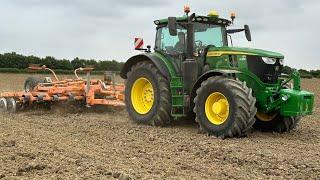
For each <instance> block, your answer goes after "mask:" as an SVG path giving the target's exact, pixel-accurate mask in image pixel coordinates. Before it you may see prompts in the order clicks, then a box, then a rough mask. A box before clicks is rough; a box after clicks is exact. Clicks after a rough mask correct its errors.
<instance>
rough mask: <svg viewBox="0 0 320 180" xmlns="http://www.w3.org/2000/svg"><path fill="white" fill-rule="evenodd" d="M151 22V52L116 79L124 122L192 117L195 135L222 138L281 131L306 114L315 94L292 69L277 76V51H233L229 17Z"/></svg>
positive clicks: (135, 58)
mask: <svg viewBox="0 0 320 180" xmlns="http://www.w3.org/2000/svg"><path fill="white" fill-rule="evenodd" d="M189 11H190V10H189V8H186V9H185V13H186V14H185V15H184V16H182V17H169V18H165V19H160V20H156V21H154V23H155V25H156V27H157V28H156V29H157V33H156V40H155V47H154V52H151V51H150V46H148V49H145V52H144V53H142V54H139V55H136V56H133V57H131V58H130V59H129V60H128V61H127V62H126V63H125V65H124V67H123V69H122V72H121V77H122V78H124V79H126V89H125V101H126V105H127V111H128V113H129V115H130V117H131V118H132V119H133V120H134V121H136V122H138V123H145V124H149V125H153V126H166V125H168V124H170V122H172V120H176V119H181V117H189V118H194V119H195V121H196V122H197V123H198V124H199V127H200V130H201V131H202V132H206V133H208V134H210V135H214V136H217V137H221V138H227V137H240V136H243V135H245V134H246V132H247V130H248V129H250V128H251V127H254V128H256V129H259V130H262V131H276V132H280V133H282V132H287V131H290V130H292V129H294V128H295V127H296V126H297V124H298V122H299V120H300V118H301V117H302V116H305V115H310V114H312V111H313V103H314V94H313V93H311V92H307V91H303V90H301V88H300V75H299V73H298V72H297V71H295V72H293V73H292V74H290V75H286V74H283V73H282V69H283V63H284V56H283V55H282V54H280V53H276V52H270V51H265V50H259V49H251V48H239V47H233V46H232V39H231V34H234V33H239V32H242V31H244V32H245V35H246V38H247V40H248V41H251V34H250V28H249V26H248V25H245V26H244V28H241V29H232V28H231V27H233V21H234V19H235V14H233V13H232V15H231V19H230V20H228V19H223V18H220V17H219V15H218V13H217V12H216V11H211V12H210V13H209V14H208V15H207V16H202V15H196V14H194V13H193V14H191V15H189Z"/></svg>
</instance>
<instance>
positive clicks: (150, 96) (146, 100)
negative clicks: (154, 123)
mask: <svg viewBox="0 0 320 180" xmlns="http://www.w3.org/2000/svg"><path fill="white" fill-rule="evenodd" d="M131 102H132V106H133V108H134V110H135V111H136V112H137V113H139V114H147V113H148V112H149V111H150V110H151V108H152V106H153V103H154V91H153V87H152V84H151V82H150V81H149V80H148V79H147V78H144V77H141V78H138V79H137V80H136V81H135V82H134V84H133V86H132V89H131Z"/></svg>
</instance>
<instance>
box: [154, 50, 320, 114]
mask: <svg viewBox="0 0 320 180" xmlns="http://www.w3.org/2000/svg"><path fill="white" fill-rule="evenodd" d="M210 52H215V53H218V52H229V54H228V53H226V54H223V55H221V56H217V57H212V56H207V59H206V62H207V64H209V67H210V70H233V71H232V72H237V73H232V74H235V75H236V77H237V78H238V79H239V80H241V81H245V82H246V84H247V86H248V87H250V88H251V89H252V90H253V95H254V96H255V97H256V99H257V103H256V106H257V108H258V111H259V112H264V113H268V112H275V111H277V112H280V114H281V115H283V116H304V115H310V114H312V111H313V104H314V94H313V93H311V92H307V91H302V90H301V89H300V83H301V82H300V75H299V73H298V72H297V71H295V72H293V73H292V74H291V75H289V77H287V78H279V80H278V82H277V83H276V84H266V83H263V82H262V81H261V80H260V79H259V78H258V77H257V76H256V75H255V74H253V73H252V72H250V71H249V70H248V66H247V61H246V56H247V55H243V54H241V53H245V54H246V53H248V54H253V55H256V56H262V57H274V58H284V57H283V55H282V54H279V53H275V52H270V51H265V50H259V49H250V48H234V47H232V48H231V47H221V48H211V49H210V50H209V51H208V54H210ZM230 52H231V53H230ZM237 53H238V54H237ZM230 54H232V55H234V56H236V57H237V59H238V67H237V68H235V67H231V66H230V63H229V59H228V56H229V55H230ZM239 54H240V55H239ZM154 55H156V56H157V57H159V58H160V59H161V61H163V62H164V63H165V64H166V66H167V68H168V70H169V72H170V80H171V83H170V86H171V92H172V107H173V109H176V108H179V107H180V108H181V111H178V113H177V111H176V110H175V111H172V115H173V116H174V117H181V116H185V115H186V114H187V112H186V111H185V108H184V107H185V106H186V103H185V102H184V94H181V90H182V89H183V77H182V76H178V73H177V72H176V70H175V68H174V65H173V63H175V62H174V61H173V60H172V59H171V58H170V57H166V56H165V55H163V54H160V53H158V52H154ZM201 63H202V62H201V59H200V60H199V64H201ZM199 67H201V66H199ZM200 76H201V74H199V77H200ZM289 81H293V89H284V88H283V86H282V85H283V84H286V83H287V82H289ZM177 92H180V93H177Z"/></svg>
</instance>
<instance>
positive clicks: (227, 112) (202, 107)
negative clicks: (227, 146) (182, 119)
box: [194, 77, 257, 138]
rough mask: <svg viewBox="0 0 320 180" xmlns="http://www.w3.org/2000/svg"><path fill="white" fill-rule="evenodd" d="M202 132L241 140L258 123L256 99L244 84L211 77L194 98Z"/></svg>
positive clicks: (197, 119) (228, 79) (197, 118)
mask: <svg viewBox="0 0 320 180" xmlns="http://www.w3.org/2000/svg"><path fill="white" fill-rule="evenodd" d="M194 103H195V107H194V112H195V113H196V121H197V122H198V123H199V125H200V130H201V131H204V132H207V133H208V134H209V135H214V136H217V137H221V138H227V137H241V136H243V135H245V133H246V131H247V130H248V129H249V128H251V126H252V125H253V123H254V122H255V118H254V116H255V114H256V111H257V109H256V107H255V103H256V99H255V97H253V96H252V90H251V89H249V88H248V87H247V86H246V83H245V82H240V81H237V80H234V79H230V78H227V77H211V78H209V79H208V80H206V81H204V82H203V83H202V84H201V87H200V88H199V89H198V90H197V96H196V98H195V99H194Z"/></svg>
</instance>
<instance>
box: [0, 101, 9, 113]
mask: <svg viewBox="0 0 320 180" xmlns="http://www.w3.org/2000/svg"><path fill="white" fill-rule="evenodd" d="M7 111H8V103H7V100H6V98H0V112H1V113H3V112H7Z"/></svg>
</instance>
